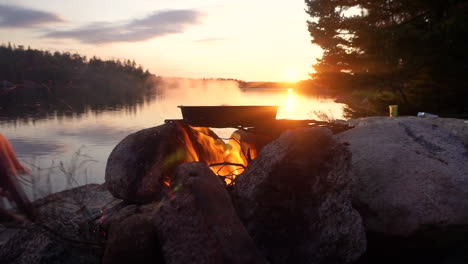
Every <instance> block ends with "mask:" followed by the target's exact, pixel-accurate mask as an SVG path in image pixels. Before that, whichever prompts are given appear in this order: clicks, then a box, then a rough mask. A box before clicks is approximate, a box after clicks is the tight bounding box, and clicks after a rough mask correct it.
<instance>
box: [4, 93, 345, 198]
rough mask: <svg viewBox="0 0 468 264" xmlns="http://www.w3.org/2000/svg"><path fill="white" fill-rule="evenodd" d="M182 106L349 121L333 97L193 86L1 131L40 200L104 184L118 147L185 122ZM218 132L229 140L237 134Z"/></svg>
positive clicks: (27, 119)
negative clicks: (169, 123) (249, 108)
mask: <svg viewBox="0 0 468 264" xmlns="http://www.w3.org/2000/svg"><path fill="white" fill-rule="evenodd" d="M180 87H192V88H180ZM178 105H279V106H280V108H279V110H278V115H277V118H278V119H282V118H289V119H319V118H317V116H316V114H315V113H316V112H317V111H319V112H322V113H325V114H327V115H328V116H330V117H332V118H335V119H342V118H343V111H342V106H343V105H342V104H338V103H335V102H334V101H333V98H326V97H318V96H311V95H301V94H298V93H297V92H296V91H294V90H292V89H251V90H245V91H242V90H240V89H238V88H237V87H235V86H226V85H224V87H221V88H220V87H218V86H217V85H203V86H196V85H195V86H193V85H191V84H187V86H185V85H181V86H177V87H170V88H166V89H163V90H162V91H159V92H158V94H157V96H154V97H152V98H151V99H150V98H147V99H146V100H142V102H140V103H138V104H134V105H121V106H118V107H107V108H105V109H104V110H99V111H96V110H90V109H88V110H85V111H82V112H81V113H74V112H67V113H61V114H57V113H52V114H49V115H46V116H43V115H41V116H40V117H37V116H35V115H30V116H27V115H26V116H22V117H20V118H18V117H15V118H8V116H7V117H3V119H0V132H1V133H2V134H4V135H5V136H6V137H7V138H8V139H9V140H10V142H11V143H12V145H13V147H14V149H15V151H16V154H17V156H18V157H19V159H20V160H21V161H22V162H23V163H24V164H25V165H26V166H28V167H29V168H30V170H31V175H32V176H33V177H31V176H28V175H25V176H23V177H22V180H21V181H22V182H23V184H24V186H25V189H26V191H27V193H28V195H30V196H31V198H32V199H37V198H39V197H42V196H44V195H47V194H50V193H53V192H57V191H61V190H64V189H68V188H71V187H75V186H78V185H83V184H87V183H103V182H104V170H105V166H106V160H107V157H108V156H109V154H110V152H111V151H112V149H113V148H114V147H115V145H116V144H117V143H119V141H121V140H122V139H123V138H124V137H125V136H127V135H128V134H131V133H133V132H136V131H138V130H141V129H144V128H148V127H153V126H157V125H161V124H163V123H164V120H165V119H180V118H182V115H181V113H180V109H179V108H177V106H178ZM216 132H217V133H218V135H220V136H221V137H229V135H230V133H231V132H232V129H217V130H216Z"/></svg>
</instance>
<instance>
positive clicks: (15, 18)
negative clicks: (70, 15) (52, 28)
mask: <svg viewBox="0 0 468 264" xmlns="http://www.w3.org/2000/svg"><path fill="white" fill-rule="evenodd" d="M54 22H63V20H62V19H61V18H60V17H59V16H58V15H56V14H54V13H50V12H45V11H40V10H35V9H30V8H26V7H20V6H14V5H7V4H1V3H0V27H9V28H28V27H36V26H39V25H42V24H47V23H54Z"/></svg>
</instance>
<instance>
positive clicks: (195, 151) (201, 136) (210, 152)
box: [177, 122, 257, 184]
mask: <svg viewBox="0 0 468 264" xmlns="http://www.w3.org/2000/svg"><path fill="white" fill-rule="evenodd" d="M177 127H178V128H179V131H180V132H181V134H182V137H183V141H184V144H185V148H186V153H185V158H184V162H193V161H200V162H204V163H206V164H207V165H208V166H210V169H211V170H212V171H213V172H214V173H215V174H216V175H218V176H222V177H224V179H225V181H226V184H231V183H232V181H233V180H234V178H235V177H236V176H237V175H239V174H241V173H242V172H243V171H244V169H245V167H246V166H247V165H248V163H249V161H251V160H252V159H254V158H255V157H256V156H257V151H256V149H255V148H254V147H253V146H252V145H249V144H247V143H244V142H241V139H240V136H239V135H238V134H236V133H234V134H233V135H232V137H231V138H230V139H229V141H228V143H225V142H224V141H223V140H222V139H220V138H218V137H217V136H216V134H214V133H213V132H212V131H211V130H210V129H209V128H207V127H192V126H189V125H182V124H181V123H178V122H177Z"/></svg>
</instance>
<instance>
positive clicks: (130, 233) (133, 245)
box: [102, 214, 164, 264]
mask: <svg viewBox="0 0 468 264" xmlns="http://www.w3.org/2000/svg"><path fill="white" fill-rule="evenodd" d="M102 263H103V264H119V263H122V264H125V263H142V264H143V263H153V264H157V263H164V258H163V256H162V252H161V247H160V245H159V240H158V237H157V234H156V229H155V227H154V226H153V224H152V223H151V217H150V215H148V214H136V215H130V216H128V217H127V218H125V219H122V221H119V222H115V223H114V224H113V225H111V226H110V228H109V231H108V239H107V243H106V250H105V252H104V257H103V261H102Z"/></svg>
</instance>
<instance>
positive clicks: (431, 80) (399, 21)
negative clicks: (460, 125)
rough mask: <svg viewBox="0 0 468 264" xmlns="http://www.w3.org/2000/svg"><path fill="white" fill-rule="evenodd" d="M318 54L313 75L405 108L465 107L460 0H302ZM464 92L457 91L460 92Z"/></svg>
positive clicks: (445, 110) (464, 7) (466, 54)
mask: <svg viewBox="0 0 468 264" xmlns="http://www.w3.org/2000/svg"><path fill="white" fill-rule="evenodd" d="M305 2H306V6H307V9H306V12H307V13H308V14H309V15H310V17H311V19H310V20H309V21H308V29H309V32H310V34H311V36H312V38H313V40H312V42H313V43H315V44H317V45H319V46H320V47H322V49H323V50H324V54H323V57H322V58H321V59H319V60H318V61H317V63H316V64H315V65H314V66H313V67H314V69H315V71H316V73H314V74H312V78H313V79H315V80H316V81H317V82H318V83H322V84H323V85H328V86H331V87H332V88H333V89H337V90H339V91H340V92H342V93H350V92H351V91H353V90H361V91H362V90H366V91H372V92H379V93H381V94H384V93H385V92H387V95H388V94H391V95H392V96H389V97H388V98H387V99H388V100H384V101H383V103H399V104H401V105H402V107H403V110H404V111H405V112H406V113H411V114H414V112H415V111H418V110H419V111H421V110H423V111H434V112H436V113H441V114H446V115H451V116H460V115H465V116H466V115H467V114H468V109H467V107H468V105H467V104H466V103H465V101H466V98H467V96H468V81H467V80H468V78H466V77H465V75H466V72H467V70H468V64H467V63H466V61H467V59H468V49H467V47H468V42H467V39H468V38H466V37H465V36H466V35H467V34H468V26H467V24H466V18H467V15H466V14H468V3H467V1H465V0H430V1H428V0H373V1H364V0H335V1H328V0H306V1H305ZM462 98H464V99H462Z"/></svg>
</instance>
